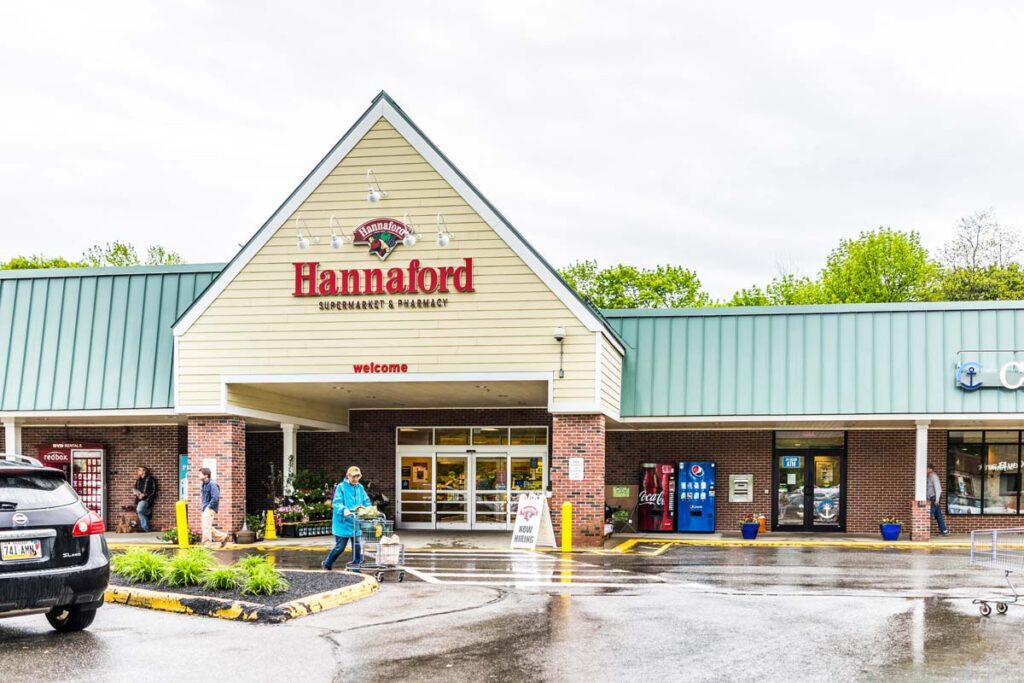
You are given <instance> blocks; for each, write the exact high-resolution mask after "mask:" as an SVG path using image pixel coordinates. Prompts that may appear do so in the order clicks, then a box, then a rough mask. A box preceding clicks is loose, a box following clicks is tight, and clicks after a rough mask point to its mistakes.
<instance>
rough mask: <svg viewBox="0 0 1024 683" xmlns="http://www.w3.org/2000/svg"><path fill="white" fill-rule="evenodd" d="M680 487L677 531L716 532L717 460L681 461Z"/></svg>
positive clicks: (678, 481) (678, 476) (677, 479)
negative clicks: (714, 461) (715, 461)
mask: <svg viewBox="0 0 1024 683" xmlns="http://www.w3.org/2000/svg"><path fill="white" fill-rule="evenodd" d="M676 487H677V488H676V497H677V501H676V531H688V532H695V531H696V532H702V531H703V532H710V531H714V530H715V463H713V462H681V463H679V467H678V469H677V470H676Z"/></svg>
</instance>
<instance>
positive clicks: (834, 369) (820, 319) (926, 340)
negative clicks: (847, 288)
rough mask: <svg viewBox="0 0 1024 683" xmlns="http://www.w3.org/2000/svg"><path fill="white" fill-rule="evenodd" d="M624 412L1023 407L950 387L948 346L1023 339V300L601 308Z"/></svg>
mask: <svg viewBox="0 0 1024 683" xmlns="http://www.w3.org/2000/svg"><path fill="white" fill-rule="evenodd" d="M604 315H605V317H606V318H607V319H608V320H609V322H610V323H611V325H612V326H613V327H615V328H616V329H617V330H618V332H619V334H620V335H621V336H622V338H623V339H624V340H625V342H626V345H627V350H626V358H625V361H624V366H623V378H622V415H623V417H658V416H708V417H712V416H743V415H780V416H781V415H884V414H918V413H932V414H934V413H1007V412H1011V413H1019V412H1024V391H1003V390H992V391H974V392H968V391H964V390H962V389H959V388H957V387H956V385H955V381H954V372H955V368H956V361H957V353H958V352H959V351H964V350H970V349H1001V350H1012V349H1024V304H1022V303H1021V302H983V303H926V304H865V305H843V306H788V307H763V308H761V307H751V308H710V309H693V310H690V309H686V310H649V311H648V310H627V311H619V310H606V311H604Z"/></svg>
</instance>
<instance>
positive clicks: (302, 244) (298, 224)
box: [295, 216, 320, 249]
mask: <svg viewBox="0 0 1024 683" xmlns="http://www.w3.org/2000/svg"><path fill="white" fill-rule="evenodd" d="M303 230H305V231H306V235H305V236H303V234H302V231H303ZM295 237H296V239H297V240H298V244H299V249H309V242H310V240H312V241H313V244H320V238H319V237H314V236H313V235H312V234H311V233H310V232H309V228H307V227H306V221H304V220H303V219H302V216H296V217H295Z"/></svg>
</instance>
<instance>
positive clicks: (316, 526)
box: [278, 520, 331, 538]
mask: <svg viewBox="0 0 1024 683" xmlns="http://www.w3.org/2000/svg"><path fill="white" fill-rule="evenodd" d="M278 535H280V536H283V537H284V538H307V537H309V536H330V535H331V522H330V520H324V521H321V522H297V523H285V524H282V525H281V526H280V527H279V529H278Z"/></svg>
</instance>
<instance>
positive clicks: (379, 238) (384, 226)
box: [352, 218, 412, 261]
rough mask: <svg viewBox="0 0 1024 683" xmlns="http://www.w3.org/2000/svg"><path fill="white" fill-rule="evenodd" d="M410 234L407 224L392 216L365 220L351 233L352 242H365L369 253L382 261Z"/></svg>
mask: <svg viewBox="0 0 1024 683" xmlns="http://www.w3.org/2000/svg"><path fill="white" fill-rule="evenodd" d="M411 234H412V231H410V230H409V228H408V226H406V225H405V223H403V222H401V221H396V220H395V219H393V218H374V219H371V220H368V221H366V222H365V223H363V224H362V225H360V226H359V227H358V228H356V229H355V230H354V231H353V233H352V244H365V245H368V246H369V247H370V253H371V254H376V255H377V256H379V257H380V260H381V261H383V260H384V259H386V258H387V257H388V255H389V254H390V253H391V252H392V251H394V250H395V247H397V246H398V245H399V244H402V243H403V242H404V241H405V240H406V238H408V237H409V236H410V235H411Z"/></svg>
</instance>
